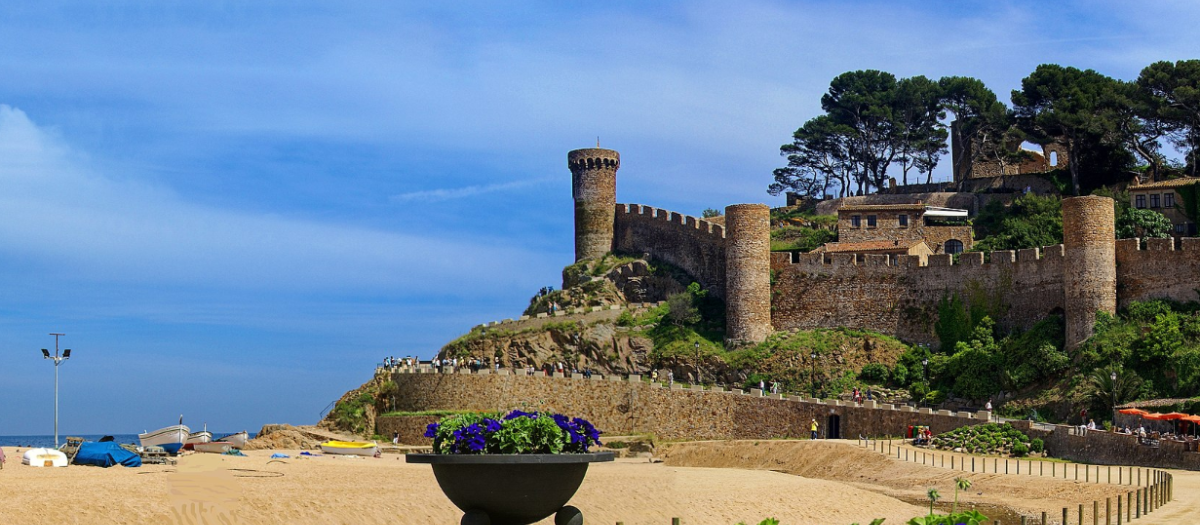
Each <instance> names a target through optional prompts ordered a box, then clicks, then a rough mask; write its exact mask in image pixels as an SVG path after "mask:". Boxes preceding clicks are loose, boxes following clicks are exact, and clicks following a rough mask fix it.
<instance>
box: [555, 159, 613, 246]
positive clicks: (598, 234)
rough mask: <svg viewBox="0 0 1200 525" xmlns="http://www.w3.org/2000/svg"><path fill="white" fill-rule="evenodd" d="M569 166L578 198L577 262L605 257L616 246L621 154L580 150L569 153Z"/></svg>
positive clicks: (574, 190) (576, 214)
mask: <svg viewBox="0 0 1200 525" xmlns="http://www.w3.org/2000/svg"><path fill="white" fill-rule="evenodd" d="M567 166H568V167H569V168H571V192H572V194H573V195H574V196H575V260H576V261H579V260H582V259H595V258H598V257H602V256H604V254H606V253H608V252H610V251H612V246H613V217H614V214H615V213H616V207H617V168H620V167H621V154H620V153H617V152H616V151H613V150H611V149H600V148H588V149H577V150H574V151H571V152H570V153H567Z"/></svg>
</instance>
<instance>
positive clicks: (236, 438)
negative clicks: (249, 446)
mask: <svg viewBox="0 0 1200 525" xmlns="http://www.w3.org/2000/svg"><path fill="white" fill-rule="evenodd" d="M217 441H225V442H227V443H229V444H231V445H233V448H245V447H246V442H247V441H250V434H249V433H247V432H246V431H245V430H243V431H241V432H238V433H236V434H230V435H228V436H222V437H221V438H220V439H218V440H217Z"/></svg>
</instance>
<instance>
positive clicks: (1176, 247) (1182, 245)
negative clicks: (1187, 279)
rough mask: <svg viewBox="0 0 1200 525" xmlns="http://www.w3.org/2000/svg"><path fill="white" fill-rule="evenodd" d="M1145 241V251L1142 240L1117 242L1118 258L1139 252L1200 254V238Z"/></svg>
mask: <svg viewBox="0 0 1200 525" xmlns="http://www.w3.org/2000/svg"><path fill="white" fill-rule="evenodd" d="M1145 241H1146V248H1145V249H1143V248H1142V243H1141V239H1137V238H1133V239H1119V240H1118V241H1117V257H1118V258H1120V257H1121V255H1122V254H1136V253H1137V252H1200V237H1184V238H1182V239H1178V240H1176V239H1174V238H1172V237H1167V238H1165V239H1145Z"/></svg>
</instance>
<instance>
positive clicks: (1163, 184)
mask: <svg viewBox="0 0 1200 525" xmlns="http://www.w3.org/2000/svg"><path fill="white" fill-rule="evenodd" d="M1197 182H1200V178H1196V177H1184V178H1182V179H1171V180H1160V181H1158V182H1147V183H1145V184H1138V185H1136V186H1130V187H1129V191H1136V190H1155V189H1160V188H1178V187H1180V186H1187V185H1189V184H1195V183H1197Z"/></svg>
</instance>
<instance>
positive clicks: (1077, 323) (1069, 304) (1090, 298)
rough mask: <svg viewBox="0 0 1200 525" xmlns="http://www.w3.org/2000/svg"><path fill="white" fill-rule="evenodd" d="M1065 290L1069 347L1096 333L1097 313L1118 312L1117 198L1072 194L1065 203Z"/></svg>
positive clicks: (1063, 209)
mask: <svg viewBox="0 0 1200 525" xmlns="http://www.w3.org/2000/svg"><path fill="white" fill-rule="evenodd" d="M1062 214H1063V250H1064V256H1065V259H1064V261H1063V262H1064V264H1063V290H1064V292H1065V297H1064V298H1063V304H1064V306H1065V307H1066V308H1065V309H1066V314H1067V319H1066V324H1067V337H1066V344H1067V349H1074V348H1077V347H1079V345H1080V344H1082V343H1083V342H1084V341H1086V340H1087V338H1088V337H1091V336H1092V328H1093V327H1094V326H1095V325H1096V312H1098V311H1103V312H1108V313H1110V314H1115V313H1116V312H1117V242H1116V235H1115V233H1114V232H1115V225H1114V220H1113V200H1112V199H1110V198H1108V197H1095V196H1087V197H1071V198H1069V199H1064V200H1063V203H1062Z"/></svg>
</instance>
